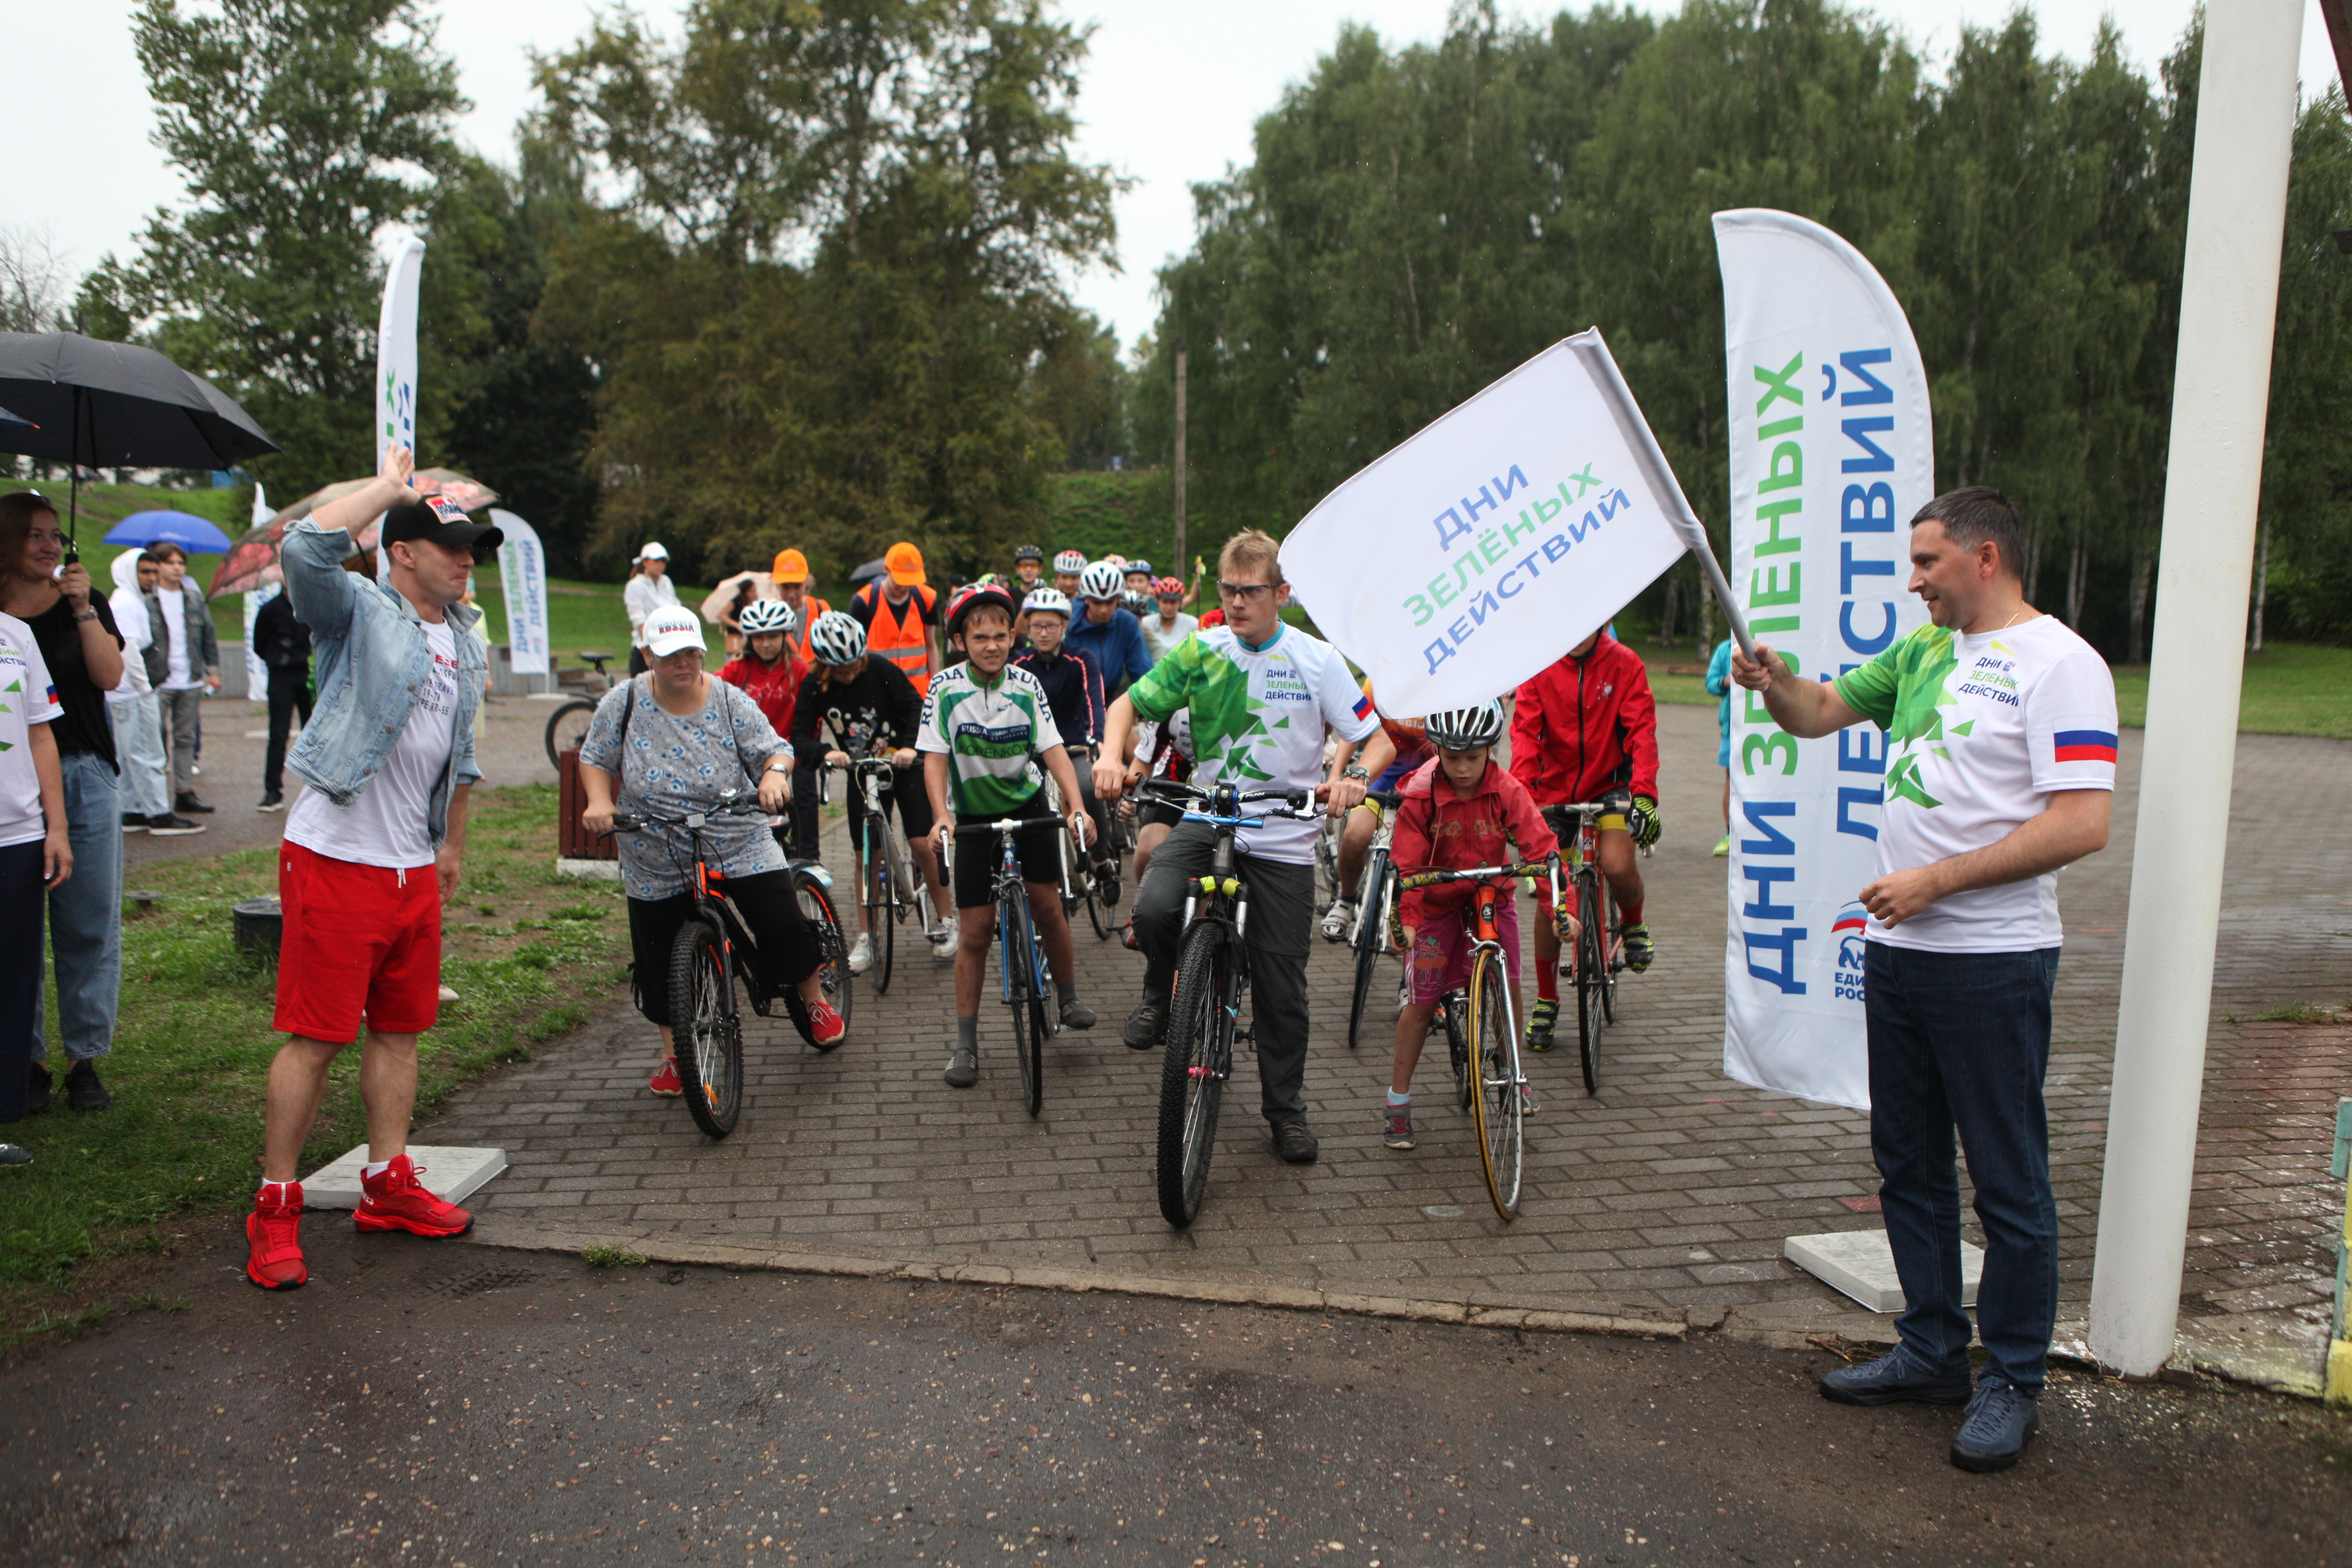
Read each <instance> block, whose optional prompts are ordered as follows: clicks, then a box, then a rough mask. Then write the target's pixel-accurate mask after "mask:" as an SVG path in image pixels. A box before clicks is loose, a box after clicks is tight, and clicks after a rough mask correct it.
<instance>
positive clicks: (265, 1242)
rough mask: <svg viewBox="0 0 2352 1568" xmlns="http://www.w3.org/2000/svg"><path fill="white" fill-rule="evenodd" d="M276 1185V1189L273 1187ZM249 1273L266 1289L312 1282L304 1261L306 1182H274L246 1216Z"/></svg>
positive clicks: (259, 1196) (295, 1286)
mask: <svg viewBox="0 0 2352 1568" xmlns="http://www.w3.org/2000/svg"><path fill="white" fill-rule="evenodd" d="M273 1187H274V1188H276V1189H277V1190H276V1192H275V1193H273V1192H272V1191H271V1188H273ZM245 1245H246V1254H245V1277H246V1278H247V1279H250V1280H252V1281H253V1282H254V1283H255V1284H256V1285H258V1286H260V1287H261V1288H262V1289H265V1290H296V1289H300V1288H301V1287H302V1286H303V1285H305V1284H307V1283H309V1281H310V1267H309V1266H308V1265H307V1264H305V1263H304V1262H303V1261H302V1184H301V1183H299V1182H283V1183H278V1182H273V1183H271V1184H268V1186H264V1187H263V1188H262V1189H261V1193H260V1195H258V1196H257V1197H256V1198H255V1199H254V1200H253V1212H252V1213H251V1214H249V1215H246V1216H245Z"/></svg>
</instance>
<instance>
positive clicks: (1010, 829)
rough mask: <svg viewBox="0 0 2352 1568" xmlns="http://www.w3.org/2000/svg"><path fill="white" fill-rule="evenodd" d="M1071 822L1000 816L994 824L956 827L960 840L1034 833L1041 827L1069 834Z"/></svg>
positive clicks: (965, 823) (1033, 817)
mask: <svg viewBox="0 0 2352 1568" xmlns="http://www.w3.org/2000/svg"><path fill="white" fill-rule="evenodd" d="M1069 826H1070V824H1069V820H1068V818H1066V817H1060V816H1000V817H998V818H997V819H996V820H995V821H994V822H960V823H958V824H957V825H956V830H955V836H956V837H958V838H982V837H994V836H996V835H998V834H1003V833H1034V832H1035V831H1036V830H1037V829H1038V828H1041V827H1058V828H1061V829H1062V830H1063V831H1065V832H1067V831H1068V829H1069Z"/></svg>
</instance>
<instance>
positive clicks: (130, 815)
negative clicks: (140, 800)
mask: <svg viewBox="0 0 2352 1568" xmlns="http://www.w3.org/2000/svg"><path fill="white" fill-rule="evenodd" d="M122 831H123V832H125V833H144V832H146V831H147V819H146V818H145V817H143V816H140V815H139V814H138V813H137V812H135V811H126V812H124V813H123V814H122Z"/></svg>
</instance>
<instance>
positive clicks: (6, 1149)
mask: <svg viewBox="0 0 2352 1568" xmlns="http://www.w3.org/2000/svg"><path fill="white" fill-rule="evenodd" d="M31 1163H33V1156H32V1152H31V1151H29V1150H27V1149H25V1148H23V1147H22V1146H20V1145H18V1144H15V1143H0V1165H29V1164H31Z"/></svg>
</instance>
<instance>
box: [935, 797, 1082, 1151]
mask: <svg viewBox="0 0 2352 1568" xmlns="http://www.w3.org/2000/svg"><path fill="white" fill-rule="evenodd" d="M1045 828H1059V829H1060V830H1061V831H1062V832H1064V833H1065V834H1066V833H1068V832H1069V828H1070V825H1069V823H1068V822H1067V821H1066V820H1065V819H1064V818H1062V817H1060V816H1002V817H998V818H997V819H996V820H995V821H993V822H965V823H959V824H958V825H957V826H956V830H955V837H958V838H985V837H994V838H995V839H996V841H997V851H996V882H995V887H994V890H993V894H992V897H993V898H994V900H995V903H996V952H997V964H996V967H997V973H998V977H999V978H998V985H999V987H1000V992H1001V994H1002V995H1003V999H1004V1005H1006V1006H1007V1007H1009V1008H1011V1009H1012V1011H1013V1058H1014V1059H1015V1060H1016V1061H1018V1062H1019V1063H1020V1065H1021V1098H1022V1100H1023V1101H1024V1103H1025V1104H1026V1105H1027V1106H1028V1108H1029V1114H1030V1115H1031V1116H1032V1117H1034V1116H1035V1115H1036V1114H1037V1110H1038V1108H1039V1107H1040V1106H1042V1105H1044V1104H1045V1042H1046V1040H1047V1039H1048V1038H1050V1037H1052V1036H1054V1035H1055V1033H1057V1032H1058V1031H1059V1030H1060V1028H1061V1016H1060V1014H1059V1011H1058V1010H1057V1009H1056V1008H1055V1007H1054V1006H1053V1005H1052V1002H1051V998H1052V997H1053V994H1054V970H1053V966H1052V965H1051V964H1049V963H1046V962H1045V947H1044V945H1043V944H1041V943H1040V942H1038V940H1037V922H1036V921H1034V920H1033V919H1031V918H1030V914H1029V886H1028V884H1027V883H1026V882H1024V881H1023V880H1022V878H1021V857H1020V855H1019V853H1018V852H1017V851H1016V850H1015V848H1014V847H1013V841H1014V840H1015V839H1016V838H1018V837H1020V836H1021V835H1022V834H1024V833H1035V832H1039V831H1042V830H1044V829H1045Z"/></svg>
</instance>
